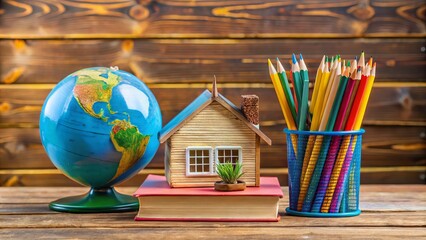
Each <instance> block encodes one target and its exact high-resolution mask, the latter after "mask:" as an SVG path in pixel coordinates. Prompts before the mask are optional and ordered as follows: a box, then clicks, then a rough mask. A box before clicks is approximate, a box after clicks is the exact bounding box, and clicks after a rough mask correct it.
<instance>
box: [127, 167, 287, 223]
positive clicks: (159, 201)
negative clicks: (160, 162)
mask: <svg viewBox="0 0 426 240" xmlns="http://www.w3.org/2000/svg"><path fill="white" fill-rule="evenodd" d="M133 196H135V197H138V198H139V213H138V215H137V216H136V217H135V220H138V221H143V220H145V221H153V220H154V221H239V222H240V221H243V222H267V221H275V222H276V221H278V220H279V215H278V206H279V204H278V203H279V199H280V198H282V197H283V192H282V190H281V187H280V184H279V182H278V179H277V178H274V177H261V178H260V186H259V187H247V188H246V190H244V191H233V192H218V191H215V190H214V189H213V187H204V188H171V187H170V186H169V185H168V183H167V181H166V178H165V177H164V176H157V175H148V177H147V178H146V180H145V181H144V183H143V184H142V185H141V186H140V187H139V189H138V190H137V191H136V192H135V193H134V194H133Z"/></svg>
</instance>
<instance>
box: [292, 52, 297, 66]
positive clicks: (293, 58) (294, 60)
mask: <svg viewBox="0 0 426 240" xmlns="http://www.w3.org/2000/svg"><path fill="white" fill-rule="evenodd" d="M291 59H292V61H293V64H296V63H297V60H296V55H294V53H293V55H292V58H291Z"/></svg>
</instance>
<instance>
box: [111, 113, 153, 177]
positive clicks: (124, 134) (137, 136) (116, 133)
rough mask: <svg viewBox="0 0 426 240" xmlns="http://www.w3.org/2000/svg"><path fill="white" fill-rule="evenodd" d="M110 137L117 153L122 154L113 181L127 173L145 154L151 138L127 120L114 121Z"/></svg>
mask: <svg viewBox="0 0 426 240" xmlns="http://www.w3.org/2000/svg"><path fill="white" fill-rule="evenodd" d="M111 124H113V127H112V130H111V133H110V137H111V140H112V142H113V144H114V147H115V149H116V150H117V151H119V152H121V153H122V154H123V155H122V156H121V159H120V163H119V165H118V168H117V172H116V174H115V176H114V178H113V179H115V178H116V177H118V176H120V175H121V174H122V173H123V172H125V171H127V169H129V168H130V167H131V166H133V164H134V163H135V162H136V161H138V160H139V159H140V158H141V157H142V155H143V154H144V153H145V150H146V146H147V145H148V142H149V138H150V136H147V135H143V134H141V133H140V132H139V129H138V128H137V127H136V126H134V125H132V124H131V123H130V122H129V121H126V120H118V119H117V120H114V121H112V122H111Z"/></svg>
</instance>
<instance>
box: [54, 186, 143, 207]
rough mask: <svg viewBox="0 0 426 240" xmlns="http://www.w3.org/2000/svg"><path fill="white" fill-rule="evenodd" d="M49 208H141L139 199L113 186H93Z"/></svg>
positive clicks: (59, 200) (56, 202) (60, 200)
mask: <svg viewBox="0 0 426 240" xmlns="http://www.w3.org/2000/svg"><path fill="white" fill-rule="evenodd" d="M49 208H50V209H51V210H54V211H58V212H71V213H107V212H130V211H137V210H138V208H139V203H138V199H137V198H135V197H132V196H129V195H125V194H121V193H118V192H116V191H115V189H114V188H113V187H106V188H91V189H90V191H89V192H88V193H86V194H83V195H78V196H72V197H65V198H61V199H58V200H56V201H53V202H51V203H50V204H49Z"/></svg>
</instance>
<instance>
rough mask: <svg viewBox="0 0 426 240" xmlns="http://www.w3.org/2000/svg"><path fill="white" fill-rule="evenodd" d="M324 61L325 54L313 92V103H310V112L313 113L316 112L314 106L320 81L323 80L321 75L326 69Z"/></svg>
mask: <svg viewBox="0 0 426 240" xmlns="http://www.w3.org/2000/svg"><path fill="white" fill-rule="evenodd" d="M324 61H325V55H324V56H322V60H321V63H320V65H319V67H318V70H317V75H316V77H315V84H314V92H313V93H312V98H311V104H310V105H309V112H310V113H311V114H312V113H313V112H314V108H315V101H316V99H317V95H318V90H319V86H320V82H321V76H322V73H323V71H324V64H325V62H324Z"/></svg>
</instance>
